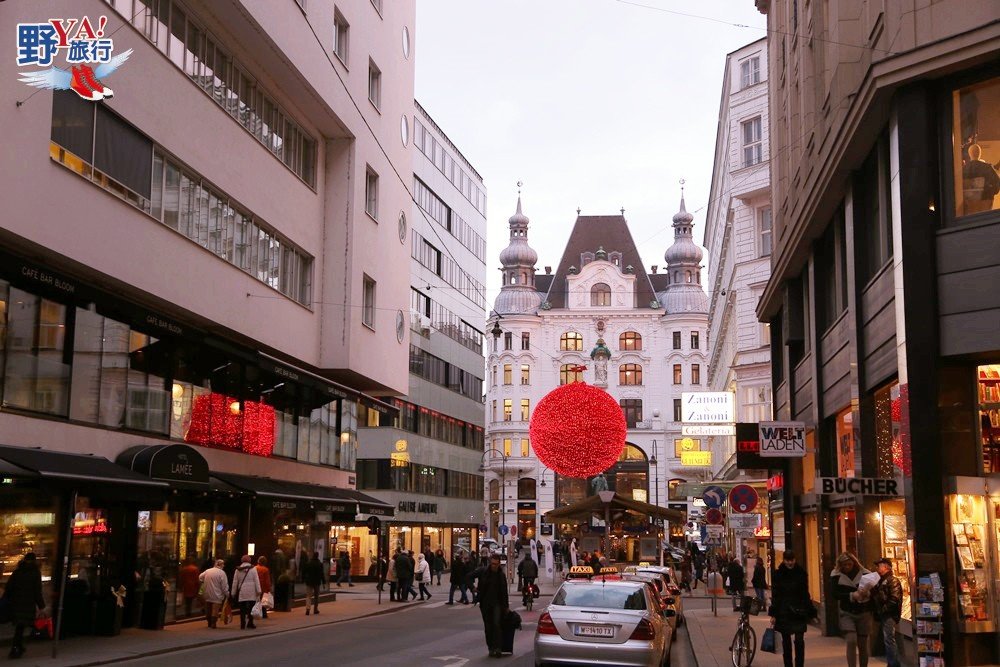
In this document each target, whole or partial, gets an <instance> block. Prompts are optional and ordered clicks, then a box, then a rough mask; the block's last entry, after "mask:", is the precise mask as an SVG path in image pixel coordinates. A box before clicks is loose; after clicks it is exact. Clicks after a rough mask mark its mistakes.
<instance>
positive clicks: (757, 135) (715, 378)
mask: <svg viewBox="0 0 1000 667" xmlns="http://www.w3.org/2000/svg"><path fill="white" fill-rule="evenodd" d="M719 118H720V121H719V130H718V134H717V137H716V144H715V164H714V166H713V169H712V186H711V199H710V203H709V206H708V213H707V215H706V220H705V236H704V242H703V245H704V246H705V248H706V249H707V250H708V255H709V257H711V262H710V264H709V267H708V281H707V283H706V287H707V288H708V290H709V296H710V299H709V312H708V339H709V341H710V345H709V348H708V352H707V353H708V355H709V360H708V374H707V378H706V382H707V387H706V388H707V389H709V390H711V391H731V392H734V393H735V395H736V421H738V422H758V421H762V420H764V421H766V420H769V419H770V418H771V375H770V373H771V371H770V359H771V355H770V332H769V331H768V329H767V325H765V324H761V323H760V322H758V321H757V316H756V314H755V309H756V308H757V302H758V301H759V300H760V296H761V293H762V292H763V290H764V286H765V285H766V284H767V280H768V278H769V277H770V275H771V263H770V259H771V258H770V256H771V249H772V247H773V238H772V214H771V187H770V166H769V165H770V150H769V141H768V127H769V125H768V94H767V40H766V39H761V40H758V41H756V42H753V43H751V44H748V45H746V46H744V47H742V48H740V49H737V50H736V51H734V52H732V53H730V54H729V55H728V56H727V57H726V69H725V76H724V78H723V86H722V102H721V105H720V109H719ZM708 440H709V443H710V447H711V450H712V454H713V456H712V460H713V464H712V472H713V474H714V475H715V476H717V477H720V478H731V477H732V476H734V475H736V474H737V471H736V468H735V463H736V461H735V451H736V450H735V447H736V441H735V438H734V437H732V436H714V437H712V438H709V439H708Z"/></svg>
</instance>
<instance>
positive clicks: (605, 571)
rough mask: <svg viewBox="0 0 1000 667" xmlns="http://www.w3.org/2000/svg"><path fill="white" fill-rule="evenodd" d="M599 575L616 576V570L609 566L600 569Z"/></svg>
mask: <svg viewBox="0 0 1000 667" xmlns="http://www.w3.org/2000/svg"><path fill="white" fill-rule="evenodd" d="M600 573H601V574H618V568H617V567H614V566H613V565H610V566H608V567H602V568H601V571H600Z"/></svg>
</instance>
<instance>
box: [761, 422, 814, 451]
mask: <svg viewBox="0 0 1000 667" xmlns="http://www.w3.org/2000/svg"><path fill="white" fill-rule="evenodd" d="M760 455H761V456H762V457H764V458H802V457H803V456H805V455H806V425H805V423H803V422H760Z"/></svg>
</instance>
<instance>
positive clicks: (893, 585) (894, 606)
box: [872, 558, 903, 667]
mask: <svg viewBox="0 0 1000 667" xmlns="http://www.w3.org/2000/svg"><path fill="white" fill-rule="evenodd" d="M875 569H876V570H877V571H878V574H879V576H880V577H882V578H881V579H879V582H878V583H877V584H875V587H874V588H873V589H872V607H873V609H874V612H875V618H876V619H878V620H879V621H881V623H882V639H883V640H884V641H885V661H886V664H887V665H888V667H899V651H898V650H897V648H896V627H897V626H898V625H899V619H900V616H902V613H903V585H902V584H901V583H900V582H899V579H897V578H896V576H895V575H894V574H893V573H892V561H891V560H889V559H888V558H880V559H879V560H877V561H875Z"/></svg>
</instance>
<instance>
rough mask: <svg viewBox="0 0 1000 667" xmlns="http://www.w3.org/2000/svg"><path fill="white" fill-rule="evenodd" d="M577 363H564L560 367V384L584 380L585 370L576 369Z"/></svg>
mask: <svg viewBox="0 0 1000 667" xmlns="http://www.w3.org/2000/svg"><path fill="white" fill-rule="evenodd" d="M576 368H577V365H576V364H563V365H562V366H560V367H559V384H561V385H563V384H569V383H570V382H583V371H578V370H574V369H576Z"/></svg>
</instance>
